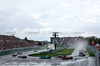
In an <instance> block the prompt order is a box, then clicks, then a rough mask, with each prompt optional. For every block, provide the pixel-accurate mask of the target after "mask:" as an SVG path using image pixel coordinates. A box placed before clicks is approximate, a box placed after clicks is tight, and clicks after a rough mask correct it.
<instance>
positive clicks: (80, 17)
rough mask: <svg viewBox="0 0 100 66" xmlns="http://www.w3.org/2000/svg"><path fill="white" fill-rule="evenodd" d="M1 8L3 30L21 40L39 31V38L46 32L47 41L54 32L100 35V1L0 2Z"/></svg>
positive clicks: (19, 0)
mask: <svg viewBox="0 0 100 66" xmlns="http://www.w3.org/2000/svg"><path fill="white" fill-rule="evenodd" d="M0 6H1V7H0V31H1V32H3V33H4V32H6V31H16V32H17V33H16V36H19V37H21V35H22V34H23V36H22V37H24V36H25V35H26V36H28V37H30V36H31V35H29V34H25V33H23V32H32V31H33V32H35V31H39V32H40V33H38V35H36V36H41V37H44V36H45V35H44V34H43V33H45V34H46V37H44V39H46V38H48V37H49V36H50V35H51V34H50V33H52V32H53V31H62V32H63V31H76V32H77V31H78V32H80V31H83V32H91V31H92V32H98V29H99V28H100V27H99V24H100V19H99V18H100V1H99V0H88V1H87V0H75V1H74V0H9V1H8V0H0ZM20 34H21V35H20ZM36 36H35V35H34V37H36ZM64 36H65V35H64ZM66 36H67V35H66ZM72 36H73V35H72ZM87 36H88V35H87ZM22 37H21V38H22ZM30 38H31V39H32V37H30ZM34 39H39V40H40V39H42V38H40V37H39V38H34Z"/></svg>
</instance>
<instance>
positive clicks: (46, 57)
mask: <svg viewBox="0 0 100 66" xmlns="http://www.w3.org/2000/svg"><path fill="white" fill-rule="evenodd" d="M39 59H51V56H41V57H40V58H39Z"/></svg>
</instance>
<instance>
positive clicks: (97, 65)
mask: <svg viewBox="0 0 100 66" xmlns="http://www.w3.org/2000/svg"><path fill="white" fill-rule="evenodd" d="M88 48H89V49H90V50H91V51H92V52H93V53H94V54H95V66H99V50H98V48H95V47H94V46H91V45H88Z"/></svg>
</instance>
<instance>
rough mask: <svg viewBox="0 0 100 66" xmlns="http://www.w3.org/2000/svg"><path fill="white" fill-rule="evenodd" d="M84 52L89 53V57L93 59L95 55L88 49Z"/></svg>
mask: <svg viewBox="0 0 100 66" xmlns="http://www.w3.org/2000/svg"><path fill="white" fill-rule="evenodd" d="M86 50H87V52H88V53H89V55H90V56H94V57H95V54H94V53H93V52H92V51H91V50H90V49H89V48H86Z"/></svg>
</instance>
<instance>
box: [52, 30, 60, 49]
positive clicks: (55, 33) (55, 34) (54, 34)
mask: <svg viewBox="0 0 100 66" xmlns="http://www.w3.org/2000/svg"><path fill="white" fill-rule="evenodd" d="M52 34H53V36H54V44H55V51H56V46H57V43H56V37H57V36H59V35H58V32H52Z"/></svg>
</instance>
